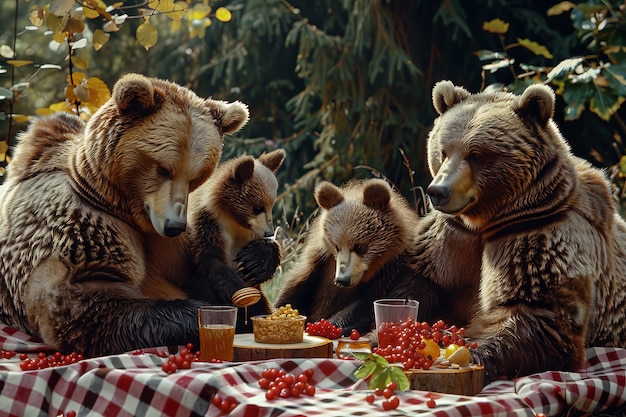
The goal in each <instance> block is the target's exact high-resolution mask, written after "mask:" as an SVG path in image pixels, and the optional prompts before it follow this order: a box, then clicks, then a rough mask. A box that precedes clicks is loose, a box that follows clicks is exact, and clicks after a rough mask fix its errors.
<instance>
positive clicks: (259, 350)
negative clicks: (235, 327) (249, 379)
mask: <svg viewBox="0 0 626 417" xmlns="http://www.w3.org/2000/svg"><path fill="white" fill-rule="evenodd" d="M233 351H234V360H235V361H237V362H242V361H255V360H260V359H277V358H332V356H333V343H332V341H331V340H329V339H326V338H324V337H319V336H309V335H307V334H305V335H304V338H303V340H302V342H301V343H289V344H273V343H257V342H255V341H254V334H252V333H242V334H236V335H235V343H234V346H233Z"/></svg>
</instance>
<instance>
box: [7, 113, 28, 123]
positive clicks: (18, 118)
mask: <svg viewBox="0 0 626 417" xmlns="http://www.w3.org/2000/svg"><path fill="white" fill-rule="evenodd" d="M11 119H13V121H14V122H15V123H26V122H28V121H29V120H30V116H27V115H25V114H13V115H11Z"/></svg>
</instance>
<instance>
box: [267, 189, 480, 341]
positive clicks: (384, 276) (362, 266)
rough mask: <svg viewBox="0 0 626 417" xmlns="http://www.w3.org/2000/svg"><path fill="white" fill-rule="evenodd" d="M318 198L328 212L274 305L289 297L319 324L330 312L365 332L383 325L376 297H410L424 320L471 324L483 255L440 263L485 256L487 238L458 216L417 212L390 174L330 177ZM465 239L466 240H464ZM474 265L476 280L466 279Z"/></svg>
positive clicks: (346, 329)
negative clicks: (340, 180)
mask: <svg viewBox="0 0 626 417" xmlns="http://www.w3.org/2000/svg"><path fill="white" fill-rule="evenodd" d="M315 199H316V201H317V203H318V205H319V206H320V210H321V213H320V214H319V215H318V216H317V217H316V218H315V219H314V221H313V223H312V225H311V228H310V230H309V231H308V232H307V234H306V235H305V237H304V243H303V247H302V248H301V253H300V255H299V256H298V258H297V261H296V262H295V263H294V264H293V265H292V266H291V267H290V268H289V270H288V271H287V272H286V276H285V278H284V282H283V286H282V288H281V291H280V292H279V294H278V296H277V298H276V300H275V301H274V306H275V307H277V306H281V305H285V304H287V303H289V304H291V305H292V306H293V307H294V308H298V310H299V311H300V312H301V313H302V314H305V315H306V316H307V319H308V321H310V322H315V321H318V320H320V319H322V318H324V319H327V320H329V321H330V322H332V323H333V324H335V325H336V326H339V327H341V328H342V333H343V334H348V333H350V331H351V330H352V329H357V330H358V331H359V332H361V333H366V332H370V331H371V330H373V329H374V327H375V322H374V307H373V302H374V301H375V300H376V299H379V298H410V299H415V300H418V301H419V302H420V306H419V312H418V318H419V319H420V320H425V321H431V320H433V319H435V318H437V319H439V318H442V319H445V320H446V321H447V322H449V323H459V324H460V325H462V324H464V323H465V322H466V320H467V318H468V317H469V315H470V313H469V312H470V310H471V307H472V306H473V305H474V302H473V298H472V297H473V295H474V294H475V293H476V292H477V279H476V278H475V277H477V276H478V273H479V272H478V271H479V266H480V263H479V261H477V262H474V264H471V263H470V262H468V263H467V264H463V263H461V262H458V263H448V264H441V265H438V264H435V263H432V262H429V261H428V260H430V259H433V258H436V259H437V260H440V259H447V257H448V256H452V255H453V254H455V253H456V252H458V251H467V252H468V253H470V254H472V253H473V255H474V256H470V258H469V259H470V261H471V260H474V259H480V242H479V241H478V240H477V239H476V235H475V234H473V233H470V232H469V231H468V230H466V229H465V228H464V227H463V226H462V224H461V223H459V222H457V221H456V220H455V219H454V218H453V217H451V216H447V215H445V214H443V213H439V212H435V211H433V212H431V213H430V214H428V215H427V216H426V217H425V218H421V219H420V217H419V216H418V215H417V213H416V211H414V210H413V209H412V208H411V207H410V206H409V205H408V203H407V201H406V200H405V199H404V197H402V196H401V195H400V194H399V193H398V192H397V191H395V190H393V189H392V188H391V187H390V186H389V184H388V183H387V182H386V181H384V180H382V179H369V180H364V181H357V180H353V181H350V182H349V183H347V184H345V185H343V186H342V187H337V186H335V185H333V184H331V183H329V182H322V183H320V184H319V186H318V187H317V188H316V191H315ZM463 239H465V240H463ZM468 271H472V274H468V275H469V276H472V277H473V278H472V280H471V281H464V278H465V276H467V275H466V274H465V273H467V272H468Z"/></svg>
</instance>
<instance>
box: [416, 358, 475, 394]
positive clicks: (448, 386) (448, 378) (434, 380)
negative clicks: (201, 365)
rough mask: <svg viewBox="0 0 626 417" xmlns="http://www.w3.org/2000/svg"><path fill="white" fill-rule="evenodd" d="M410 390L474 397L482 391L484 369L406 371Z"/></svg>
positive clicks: (471, 366)
mask: <svg viewBox="0 0 626 417" xmlns="http://www.w3.org/2000/svg"><path fill="white" fill-rule="evenodd" d="M406 375H407V376H408V377H409V381H410V382H411V389H415V390H422V391H434V392H442V393H446V394H457V395H476V394H478V393H479V392H480V391H481V390H482V389H483V385H484V378H485V368H484V367H483V366H482V365H470V366H464V367H461V368H459V369H440V368H431V369H428V370H424V369H415V370H410V371H406Z"/></svg>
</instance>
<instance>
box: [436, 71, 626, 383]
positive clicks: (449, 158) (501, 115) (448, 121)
mask: <svg viewBox="0 0 626 417" xmlns="http://www.w3.org/2000/svg"><path fill="white" fill-rule="evenodd" d="M433 103H434V107H435V109H436V110H437V112H438V113H439V116H438V117H437V119H436V120H435V123H434V126H433V129H432V131H431V133H430V136H429V140H428V162H429V166H430V170H431V172H432V175H433V180H432V182H431V184H430V185H429V187H428V194H429V196H430V200H431V202H432V204H433V206H434V208H435V209H436V210H439V211H441V212H444V213H447V214H449V215H451V216H455V217H457V218H458V219H459V220H460V221H462V222H463V223H464V224H465V226H466V227H467V228H468V229H471V230H474V231H475V232H476V233H478V234H479V235H480V236H481V240H482V242H483V248H482V256H481V275H480V292H479V301H478V305H477V308H478V310H477V311H476V314H475V315H474V317H473V318H472V320H471V321H470V323H469V325H468V328H467V336H468V337H469V338H471V339H473V340H475V341H476V342H478V348H477V349H475V350H474V351H473V355H474V358H475V359H476V360H477V361H478V362H480V363H482V364H483V365H484V366H485V371H486V376H487V380H490V379H495V378H513V377H516V376H520V375H526V374H530V373H534V372H539V371H545V370H576V369H578V368H579V367H580V365H581V364H582V363H583V361H584V359H585V346H592V345H609V346H621V347H623V346H625V345H626V321H625V320H624V317H626V290H625V289H626V224H625V222H624V220H623V219H622V218H621V217H620V215H619V214H618V213H617V211H616V208H615V207H614V202H613V199H612V196H611V190H610V183H609V181H608V180H607V178H606V177H605V175H604V173H603V172H602V171H600V170H598V169H596V168H593V167H592V166H591V164H589V163H588V162H586V161H584V160H582V159H580V158H578V157H576V156H574V155H573V154H572V152H571V150H570V147H569V145H568V144H567V142H566V141H565V139H564V138H563V136H562V135H561V133H560V131H559V129H558V127H557V126H556V124H555V122H554V121H553V119H552V117H553V113H554V106H555V95H554V93H553V91H552V90H551V89H550V88H549V87H547V86H544V85H532V86H530V87H528V88H527V89H526V90H525V91H524V92H523V93H522V94H521V95H514V94H512V93H508V92H491V93H478V94H470V93H469V92H468V91H467V90H465V89H464V88H462V87H458V86H454V85H453V84H452V83H451V82H450V81H442V82H439V83H438V84H436V86H435V87H434V89H433ZM466 256H467V254H466V253H464V252H460V253H459V254H457V255H456V256H455V257H454V258H451V259H449V260H445V262H451V261H457V260H458V259H463V258H464V257H466ZM435 262H437V261H436V260H435ZM440 262H444V260H441V261H440Z"/></svg>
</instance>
